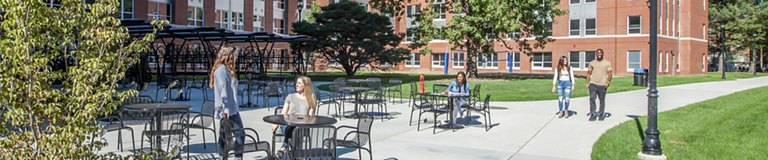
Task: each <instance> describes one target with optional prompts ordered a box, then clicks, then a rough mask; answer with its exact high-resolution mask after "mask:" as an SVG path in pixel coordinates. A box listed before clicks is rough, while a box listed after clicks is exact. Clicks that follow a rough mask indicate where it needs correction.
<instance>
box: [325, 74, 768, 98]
mask: <svg viewBox="0 0 768 160" xmlns="http://www.w3.org/2000/svg"><path fill="white" fill-rule="evenodd" d="M336 74H338V75H336ZM765 75H766V74H765V73H763V74H758V76H765ZM310 76H311V77H312V79H313V80H314V81H318V80H317V79H319V81H332V80H333V79H335V78H337V77H343V74H342V73H333V72H331V73H325V74H322V75H313V74H310ZM366 77H381V78H382V81H383V82H387V81H386V80H387V79H390V78H397V79H403V80H404V83H408V82H418V74H401V73H387V74H381V73H365V72H364V73H363V74H361V75H359V76H358V77H357V78H366ZM426 77H427V78H426V79H428V80H427V81H426V82H425V86H426V88H425V91H432V84H434V83H445V84H448V83H450V82H451V80H453V79H452V78H453V77H454V75H450V76H443V75H426ZM726 77H727V79H728V80H734V79H739V78H752V77H754V76H752V74H751V73H749V74H748V73H727V75H726ZM720 79H721V77H720V73H709V74H708V75H706V76H662V77H659V78H658V86H670V85H679V84H688V83H698V82H709V81H720ZM584 82H585V79H577V80H576V86H575V87H577V88H576V90H575V91H574V93H573V94H572V96H571V97H574V98H575V97H584V96H588V95H589V94H588V93H587V90H586V89H585V85H584ZM469 83H470V84H471V85H474V84H477V83H480V84H481V89H480V90H481V91H480V92H481V93H480V94H481V95H486V94H490V95H492V96H491V101H535V100H554V99H557V94H556V93H552V79H512V80H485V79H484V80H470V81H469ZM632 83H633V77H631V76H627V77H614V79H613V82H612V84H611V87H610V88H608V92H609V93H615V92H623V91H630V90H638V89H645V87H639V86H632ZM319 88H320V89H321V90H328V85H322V86H320V87H319ZM410 90H411V88H410V85H408V84H404V85H403V93H404V95H403V97H406V98H407V97H408V95H407V94H406V93H409V92H410ZM398 97H399V96H398Z"/></svg>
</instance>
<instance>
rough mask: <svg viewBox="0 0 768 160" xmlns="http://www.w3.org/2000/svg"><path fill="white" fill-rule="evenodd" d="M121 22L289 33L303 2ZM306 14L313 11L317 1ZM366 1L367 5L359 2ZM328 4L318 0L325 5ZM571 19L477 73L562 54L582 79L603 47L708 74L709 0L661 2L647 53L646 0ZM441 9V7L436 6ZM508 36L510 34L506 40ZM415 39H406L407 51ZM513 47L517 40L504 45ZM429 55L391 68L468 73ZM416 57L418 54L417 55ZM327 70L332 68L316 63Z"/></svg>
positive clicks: (604, 6) (130, 9)
mask: <svg viewBox="0 0 768 160" xmlns="http://www.w3.org/2000/svg"><path fill="white" fill-rule="evenodd" d="M120 1H121V3H123V4H124V5H123V6H122V7H121V9H122V10H123V14H122V16H123V17H121V18H142V19H165V20H169V21H170V22H171V23H173V24H179V25H190V26H216V27H220V28H226V29H230V30H235V31H267V32H275V33H282V34H290V33H291V31H290V28H291V23H293V22H295V21H297V20H298V18H299V17H300V16H299V14H298V8H297V7H298V4H299V1H301V0H120ZM304 1H308V2H306V3H305V4H308V5H306V6H304V7H305V9H303V12H304V13H303V14H306V12H308V11H309V9H308V8H309V7H310V6H309V5H311V4H312V2H311V1H312V0H304ZM334 1H335V0H334ZM361 2H363V3H365V2H367V0H361ZM329 3H330V0H317V4H319V5H327V4H329ZM425 5H434V6H442V5H445V0H434V1H432V2H431V3H420V2H419V3H414V4H406V9H407V11H406V14H405V15H403V16H404V17H401V18H400V20H399V21H394V20H393V22H394V27H395V31H396V32H400V33H405V31H406V28H408V27H413V26H412V25H411V23H409V22H410V21H412V18H413V15H415V14H418V12H419V9H420V8H423V7H421V6H425ZM557 7H559V8H561V9H565V10H567V14H565V15H563V16H559V17H555V18H554V19H553V22H552V23H551V25H552V26H551V28H552V29H551V34H552V38H554V39H555V42H552V43H548V44H547V46H546V48H544V49H536V50H534V51H533V52H532V53H524V54H521V53H520V52H518V50H517V49H516V48H513V49H507V48H505V47H503V45H500V44H499V45H497V46H496V47H495V50H496V51H497V52H496V53H486V54H482V56H481V57H480V59H481V61H480V62H478V68H479V69H478V70H479V71H480V72H511V73H551V72H552V68H553V67H552V66H556V65H557V64H556V63H557V60H558V57H560V56H568V57H570V59H571V63H572V65H573V68H575V69H576V73H577V74H585V73H586V66H588V62H589V61H590V60H592V59H594V50H595V49H597V48H602V49H603V50H604V51H605V53H606V55H605V59H607V60H609V61H611V62H612V63H613V68H614V71H615V72H614V73H615V74H617V75H630V74H632V72H633V70H634V68H648V65H649V64H650V63H649V60H648V57H649V54H658V57H659V61H658V62H659V63H658V65H659V66H658V67H659V74H660V75H700V74H705V73H706V71H707V67H708V66H707V45H708V40H707V38H706V37H707V35H706V34H707V33H708V31H707V25H708V11H707V9H708V8H707V0H691V1H678V0H659V7H660V8H659V17H655V18H658V19H659V32H658V33H659V36H658V37H659V41H658V42H659V46H658V49H659V52H658V53H649V51H648V50H649V46H648V42H649V33H650V32H649V27H648V24H649V23H650V19H649V15H650V13H649V10H648V7H647V3H646V1H645V0H626V1H598V0H562V1H561V2H560V4H559V5H558V6H557ZM434 8H441V7H434ZM438 15H439V17H438V18H437V19H434V20H433V21H434V22H435V24H444V23H445V22H446V21H447V20H449V19H450V18H451V17H452V16H453V15H452V14H451V13H450V12H449V11H444V10H441V11H440V12H439V14H438ZM505 36H507V35H505ZM409 40H410V38H409V37H406V38H405V39H403V44H402V46H406V45H407V44H408V43H410V42H409ZM507 41H508V43H514V41H513V40H511V39H509V40H507ZM428 47H430V48H431V49H432V51H433V52H436V53H433V54H431V55H420V54H412V56H410V59H409V60H406V61H405V62H402V63H399V64H397V65H395V66H392V67H391V68H392V69H393V70H401V71H419V72H437V73H442V72H443V71H445V70H447V71H448V72H449V74H452V73H455V72H458V71H463V70H465V69H464V66H465V65H466V64H465V63H466V62H465V61H464V58H466V55H465V53H464V52H463V51H461V50H450V48H451V47H450V45H449V44H448V42H447V41H445V40H433V41H432V42H430V44H429V45H428ZM276 48H284V49H278V50H277V51H278V52H287V51H288V49H285V48H288V47H287V45H277V46H276ZM414 52H415V51H414ZM315 64H316V66H317V67H318V68H320V69H323V68H327V67H328V66H331V67H333V66H334V65H333V64H332V63H331V64H329V63H327V62H326V61H323V60H317V61H315Z"/></svg>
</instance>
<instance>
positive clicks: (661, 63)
mask: <svg viewBox="0 0 768 160" xmlns="http://www.w3.org/2000/svg"><path fill="white" fill-rule="evenodd" d="M658 64H659V67H658V68H657V69H656V70H657V71H659V72H661V70H662V69H664V65H663V64H664V52H659V62H658Z"/></svg>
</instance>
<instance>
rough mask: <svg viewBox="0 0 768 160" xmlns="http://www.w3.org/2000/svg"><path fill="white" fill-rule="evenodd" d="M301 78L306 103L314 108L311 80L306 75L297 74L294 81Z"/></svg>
mask: <svg viewBox="0 0 768 160" xmlns="http://www.w3.org/2000/svg"><path fill="white" fill-rule="evenodd" d="M299 80H301V82H304V93H302V94H303V95H304V97H306V98H307V104H308V105H309V109H315V107H316V104H315V95H314V94H315V92H314V89H312V87H313V86H312V80H311V79H309V77H307V76H299V77H297V78H296V81H299Z"/></svg>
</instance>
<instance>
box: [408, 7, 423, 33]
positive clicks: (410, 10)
mask: <svg viewBox="0 0 768 160" xmlns="http://www.w3.org/2000/svg"><path fill="white" fill-rule="evenodd" d="M420 12H421V5H409V6H406V13H405V18H406V23H415V21H413V19H414V18H416V15H418V14H419V13H420ZM405 26H406V27H407V28H406V31H405V34H406V36H405V41H407V42H412V41H413V37H414V35H415V33H414V31H413V30H412V29H413V28H416V26H417V24H405Z"/></svg>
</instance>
